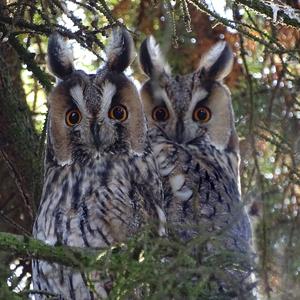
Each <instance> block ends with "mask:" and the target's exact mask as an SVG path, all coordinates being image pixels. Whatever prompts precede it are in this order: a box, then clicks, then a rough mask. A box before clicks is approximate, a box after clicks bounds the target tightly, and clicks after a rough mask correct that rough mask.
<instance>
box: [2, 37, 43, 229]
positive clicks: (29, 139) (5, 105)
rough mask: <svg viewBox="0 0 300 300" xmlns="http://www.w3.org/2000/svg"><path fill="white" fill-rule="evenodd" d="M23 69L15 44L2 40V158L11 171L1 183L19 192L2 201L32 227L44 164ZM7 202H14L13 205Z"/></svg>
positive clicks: (18, 218)
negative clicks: (29, 104)
mask: <svg viewBox="0 0 300 300" xmlns="http://www.w3.org/2000/svg"><path fill="white" fill-rule="evenodd" d="M20 69H21V62H20V61H19V59H18V56H17V54H16V53H15V52H14V50H13V49H12V47H11V46H10V45H9V44H8V43H2V44H0V155H1V158H0V159H1V161H2V162H5V164H6V168H7V170H8V171H9V174H7V172H6V173H5V171H4V174H3V175H2V176H3V177H2V178H3V180H2V181H1V183H0V186H1V187H2V190H3V188H5V187H7V186H10V188H11V189H12V191H13V190H14V192H16V193H15V194H14V196H13V197H11V198H8V197H7V198H5V199H1V200H2V201H1V203H0V204H1V207H2V206H5V207H6V208H8V210H10V209H12V210H13V213H12V214H10V213H9V212H7V213H6V211H5V210H4V213H5V214H4V217H9V218H10V219H12V220H14V221H15V222H16V223H18V221H19V220H20V219H23V220H24V219H26V218H27V219H26V222H25V223H26V227H27V229H28V230H31V229H30V228H31V224H32V221H33V217H34V212H35V207H36V204H35V203H34V199H36V198H37V197H38V196H37V194H39V191H40V188H41V183H40V182H41V165H40V157H39V140H38V136H37V134H36V133H35V130H34V126H33V123H32V120H31V115H30V111H29V108H28V107H27V105H26V101H25V94H24V91H23V87H22V81H21V78H20ZM12 191H11V192H12ZM2 195H7V194H2ZM8 195H9V194H8ZM11 196H12V195H11ZM5 202H6V203H5ZM8 202H10V203H8ZM8 204H13V205H10V209H9V207H8ZM14 209H15V211H14ZM1 212H2V211H1ZM21 214H23V216H21Z"/></svg>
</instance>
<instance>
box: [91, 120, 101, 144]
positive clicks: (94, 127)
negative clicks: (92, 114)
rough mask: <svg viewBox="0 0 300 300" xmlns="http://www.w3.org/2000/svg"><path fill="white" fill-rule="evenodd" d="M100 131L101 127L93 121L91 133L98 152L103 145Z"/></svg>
mask: <svg viewBox="0 0 300 300" xmlns="http://www.w3.org/2000/svg"><path fill="white" fill-rule="evenodd" d="M99 131H100V125H99V124H98V122H97V121H93V122H92V124H91V132H92V136H93V139H94V144H95V146H96V148H97V150H99V148H100V144H101V141H100V134H99Z"/></svg>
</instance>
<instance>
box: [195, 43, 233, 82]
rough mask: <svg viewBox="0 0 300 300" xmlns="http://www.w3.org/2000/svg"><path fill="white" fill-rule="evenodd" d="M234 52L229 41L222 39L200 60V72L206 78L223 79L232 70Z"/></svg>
mask: <svg viewBox="0 0 300 300" xmlns="http://www.w3.org/2000/svg"><path fill="white" fill-rule="evenodd" d="M232 66H233V53H232V50H231V48H230V46H229V45H228V43H227V42H225V41H221V42H218V43H217V44H216V45H214V46H213V47H212V48H210V50H209V51H208V52H206V53H205V54H204V55H203V56H202V57H201V60H200V65H199V68H198V70H199V72H200V74H201V77H202V78H204V79H205V80H216V81H222V80H223V79H224V78H225V77H226V76H227V75H228V74H229V73H230V72H231V70H232Z"/></svg>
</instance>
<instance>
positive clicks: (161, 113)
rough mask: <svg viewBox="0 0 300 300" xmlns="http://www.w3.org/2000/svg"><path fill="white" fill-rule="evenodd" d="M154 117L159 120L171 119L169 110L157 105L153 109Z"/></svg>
mask: <svg viewBox="0 0 300 300" xmlns="http://www.w3.org/2000/svg"><path fill="white" fill-rule="evenodd" d="M152 118H153V120H155V121H158V122H164V121H166V120H168V119H169V112H168V110H167V108H166V107H163V106H157V107H155V108H154V109H153V112H152Z"/></svg>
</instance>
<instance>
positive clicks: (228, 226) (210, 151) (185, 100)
mask: <svg viewBox="0 0 300 300" xmlns="http://www.w3.org/2000/svg"><path fill="white" fill-rule="evenodd" d="M140 63H141V66H142V69H143V71H144V72H145V73H146V74H147V75H148V76H149V80H147V81H146V82H145V83H144V85H143V86H142V89H141V96H142V101H143V105H144V110H145V113H146V116H147V121H148V124H149V136H150V140H151V145H152V148H153V151H154V154H155V157H156V161H157V163H158V167H159V171H160V174H161V176H162V180H163V187H164V206H165V211H166V215H167V223H168V224H169V225H170V226H169V227H170V235H171V236H172V235H173V234H174V236H176V237H179V239H180V240H182V241H184V242H187V241H190V240H191V239H192V238H194V237H199V236H201V235H203V236H204V237H205V236H209V237H211V236H213V235H215V236H222V237H223V238H222V240H221V244H222V247H224V249H226V250H230V251H237V252H238V253H244V254H246V257H248V254H249V256H250V252H251V251H252V250H251V243H252V242H251V239H252V237H251V226H250V222H249V218H248V215H247V213H246V211H245V207H244V206H243V204H242V202H241V193H240V179H239V160H240V158H239V144H238V136H237V133H236V129H235V125H234V113H233V108H232V103H231V95H230V92H229V89H228V88H227V87H226V85H225V84H224V83H223V79H224V78H225V77H226V76H227V75H228V74H229V73H230V71H231V69H232V65H233V53H232V50H231V49H230V47H229V46H228V44H227V43H226V42H224V41H220V42H218V43H217V44H216V45H215V46H213V47H212V48H211V49H210V50H209V51H208V52H207V53H205V54H204V55H203V56H202V57H201V60H200V64H199V67H198V69H197V70H196V71H195V72H193V73H191V74H187V75H172V74H171V72H170V67H169V66H168V64H167V63H166V62H165V61H164V58H163V56H162V54H161V51H160V49H159V46H158V44H157V43H156V41H155V40H154V38H153V37H150V38H148V39H146V40H145V41H144V42H143V43H142V45H141V49H140ZM210 247H211V245H210V246H209V244H208V248H210ZM215 250H217V249H215ZM249 268H250V265H249ZM238 274H239V275H238V276H239V277H241V278H240V279H241V280H242V277H244V278H245V277H248V276H249V274H250V271H249V272H248V268H247V270H246V271H245V272H241V273H238ZM241 274H242V275H243V276H240V275H241Z"/></svg>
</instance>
